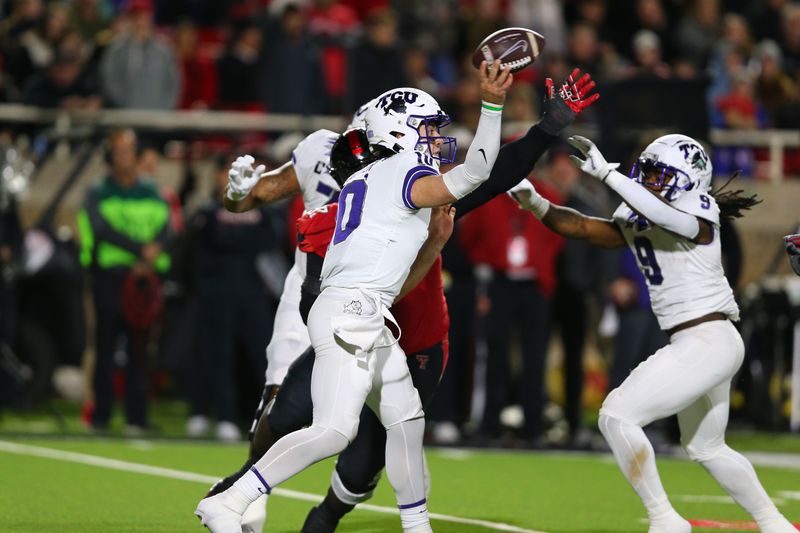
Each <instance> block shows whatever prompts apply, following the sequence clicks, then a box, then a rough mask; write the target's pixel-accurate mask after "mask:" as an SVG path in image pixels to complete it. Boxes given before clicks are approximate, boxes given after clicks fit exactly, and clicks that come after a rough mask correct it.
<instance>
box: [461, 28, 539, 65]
mask: <svg viewBox="0 0 800 533" xmlns="http://www.w3.org/2000/svg"><path fill="white" fill-rule="evenodd" d="M544 43H545V39H544V37H542V36H541V35H540V34H538V33H536V32H535V31H533V30H529V29H526V28H504V29H502V30H497V31H496V32H494V33H493V34H491V35H490V36H488V37H487V38H485V39H484V40H483V41H481V44H479V45H478V48H476V49H475V53H474V54H472V64H473V65H474V66H475V68H480V67H481V61H483V60H486V63H487V64H488V65H489V66H492V63H493V62H494V61H495V60H498V61H500V62H501V63H502V64H503V65H509V66H511V72H517V71H518V70H522V69H524V68H525V67H527V66H528V65H530V64H531V63H533V62H534V61H535V60H536V58H537V57H538V56H539V54H541V53H542V49H544Z"/></svg>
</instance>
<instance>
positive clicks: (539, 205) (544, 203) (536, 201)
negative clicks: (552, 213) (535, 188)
mask: <svg viewBox="0 0 800 533" xmlns="http://www.w3.org/2000/svg"><path fill="white" fill-rule="evenodd" d="M549 209H550V200H548V199H547V198H545V197H543V196H542V195H540V194H539V193H538V192H535V193H534V194H533V195H531V205H530V212H531V213H533V215H534V216H535V217H536V218H538V219H539V220H541V219H543V218H544V216H545V215H546V214H547V211H548V210H549Z"/></svg>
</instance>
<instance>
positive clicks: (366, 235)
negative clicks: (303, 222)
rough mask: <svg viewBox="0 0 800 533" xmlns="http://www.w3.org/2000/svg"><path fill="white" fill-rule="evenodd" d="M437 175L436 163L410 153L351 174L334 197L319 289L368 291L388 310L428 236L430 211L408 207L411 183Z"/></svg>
mask: <svg viewBox="0 0 800 533" xmlns="http://www.w3.org/2000/svg"><path fill="white" fill-rule="evenodd" d="M437 174H439V170H438V168H437V165H436V164H435V162H434V161H433V160H432V159H431V158H430V157H429V156H427V155H425V154H421V153H418V152H414V151H410V152H403V153H400V154H397V155H394V156H391V157H389V158H388V159H383V160H381V161H378V162H377V163H373V164H371V165H369V166H367V167H365V168H364V169H362V170H360V171H358V172H356V173H355V174H353V175H352V176H351V177H350V178H349V179H348V180H347V183H345V185H344V187H343V189H342V194H341V196H340V197H339V210H338V213H337V216H336V230H335V232H334V235H333V239H331V243H330V245H329V248H328V253H327V255H326V256H325V262H324V264H323V266H322V288H323V289H325V288H326V287H339V288H360V289H370V290H372V291H375V292H377V293H378V294H380V297H381V300H382V301H383V303H384V304H385V305H386V306H387V307H388V306H391V305H392V303H393V302H394V299H395V297H396V296H397V294H398V293H399V292H400V289H401V288H402V286H403V282H404V281H405V279H406V277H408V273H409V271H410V270H411V265H412V263H413V262H414V259H415V258H416V257H417V253H418V252H419V249H420V247H421V246H422V244H423V243H424V242H425V239H426V238H427V236H428V222H429V221H430V217H431V210H430V209H417V208H416V207H415V206H414V205H413V203H412V202H411V185H412V184H413V183H414V181H416V180H417V179H419V178H421V177H423V176H428V175H437Z"/></svg>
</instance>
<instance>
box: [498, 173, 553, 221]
mask: <svg viewBox="0 0 800 533" xmlns="http://www.w3.org/2000/svg"><path fill="white" fill-rule="evenodd" d="M508 195H509V196H511V197H512V198H513V199H514V200H515V201H516V202H517V203H518V204H519V208H520V209H524V210H525V211H530V212H531V213H533V214H534V215H536V218H538V219H542V218H543V217H544V216H545V215H546V214H547V210H548V209H550V202H549V201H548V200H547V199H546V198H544V197H542V195H540V194H539V193H538V192H536V189H535V188H534V186H533V183H531V182H530V181H528V179H527V178H525V179H523V180H522V181H520V182H519V183H517V184H516V185H514V186H513V187H511V189H509V190H508Z"/></svg>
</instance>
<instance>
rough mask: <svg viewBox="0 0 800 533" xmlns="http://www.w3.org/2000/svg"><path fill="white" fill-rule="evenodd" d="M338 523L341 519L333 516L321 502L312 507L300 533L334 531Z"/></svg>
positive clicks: (331, 532)
mask: <svg viewBox="0 0 800 533" xmlns="http://www.w3.org/2000/svg"><path fill="white" fill-rule="evenodd" d="M338 525H339V519H338V518H336V517H335V516H331V514H330V513H328V512H326V509H325V507H324V506H323V505H322V504H320V505H317V506H316V507H312V508H311V510H310V511H309V512H308V516H307V517H306V521H305V522H303V529H301V530H300V533H333V532H334V531H336V526H338Z"/></svg>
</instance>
